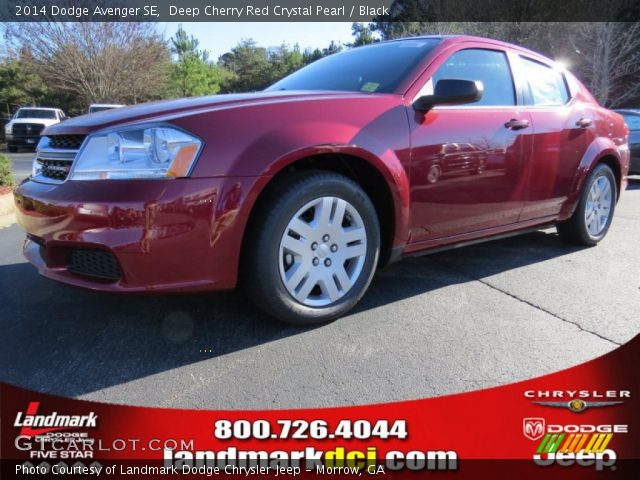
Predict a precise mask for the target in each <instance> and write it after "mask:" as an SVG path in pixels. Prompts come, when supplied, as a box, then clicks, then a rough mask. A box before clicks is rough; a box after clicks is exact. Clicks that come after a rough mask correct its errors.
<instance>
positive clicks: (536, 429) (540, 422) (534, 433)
mask: <svg viewBox="0 0 640 480" xmlns="http://www.w3.org/2000/svg"><path fill="white" fill-rule="evenodd" d="M544 424H545V421H544V418H539V417H533V418H525V419H523V420H522V433H523V434H524V436H525V437H527V438H528V439H529V440H537V439H539V438H540V437H542V436H543V435H544Z"/></svg>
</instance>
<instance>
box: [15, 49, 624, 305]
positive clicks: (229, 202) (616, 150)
mask: <svg viewBox="0 0 640 480" xmlns="http://www.w3.org/2000/svg"><path fill="white" fill-rule="evenodd" d="M469 48H474V49H489V50H497V51H499V52H503V53H504V54H505V55H506V56H507V57H508V59H509V64H510V68H511V73H512V75H513V80H514V95H515V98H516V105H511V106H493V107H491V106H489V107H479V106H474V105H473V104H471V105H460V106H448V107H435V108H433V109H432V110H430V111H429V112H427V113H426V114H423V113H417V112H415V111H414V109H413V107H412V103H413V100H414V99H415V98H416V95H418V92H419V91H420V90H421V89H422V88H423V87H424V86H425V84H426V83H427V82H428V81H429V79H430V78H431V76H433V75H434V73H435V72H436V71H437V69H438V68H439V67H440V66H441V65H443V64H444V62H446V61H447V59H448V58H449V57H450V55H452V54H453V53H454V52H456V51H459V50H464V49H469ZM523 55H524V56H526V57H528V58H533V59H534V60H537V61H540V62H543V63H547V64H550V65H552V64H551V63H549V61H548V60H546V59H544V58H543V57H540V56H539V55H537V54H535V53H533V52H529V51H527V50H524V49H522V48H519V47H516V46H512V45H508V44H504V43H501V42H497V41H492V40H487V39H478V38H473V37H450V38H446V39H443V40H442V42H441V43H440V44H439V46H437V47H436V48H435V49H434V50H433V51H431V53H430V54H428V55H427V56H426V57H425V58H424V60H423V61H422V63H421V64H420V65H419V66H418V67H417V68H416V69H415V70H414V71H413V72H412V73H411V74H409V75H408V76H407V78H406V79H405V80H404V81H403V82H401V84H400V85H399V87H398V89H397V91H395V92H393V93H389V94H369V93H352V92H317V91H316V92H312V91H309V92H289V91H282V92H261V93H255V94H241V95H219V96H214V97H204V98H195V99H194V98H191V99H181V100H172V101H168V102H156V103H149V104H143V105H139V106H134V107H128V108H121V109H116V110H111V111H108V112H105V113H103V114H100V115H90V116H84V117H78V118H75V119H71V120H68V121H66V122H63V123H60V124H57V125H55V126H52V127H50V128H49V129H47V130H46V131H45V134H46V135H49V136H52V135H63V134H65V135H66V134H91V133H92V132H97V131H100V130H103V129H108V128H112V127H116V126H124V125H135V124H146V123H158V122H164V123H169V124H174V125H176V126H179V127H180V128H182V129H184V130H186V131H189V132H191V133H193V134H195V135H197V136H199V137H200V138H202V139H203V140H204V147H203V150H202V152H201V154H200V157H199V158H198V160H197V163H196V165H195V167H194V169H193V171H192V173H191V175H190V177H189V178H183V179H173V180H107V181H92V182H80V181H66V182H64V183H61V184H43V183H38V182H36V181H33V180H28V181H26V182H24V183H23V184H21V185H20V186H19V187H18V189H17V190H16V195H15V197H16V206H17V216H18V221H19V223H20V224H21V225H22V227H23V228H24V229H25V230H26V231H27V233H28V234H29V239H30V240H28V241H27V242H26V244H25V255H26V256H27V258H28V259H29V260H30V261H31V262H32V263H34V265H36V266H37V267H38V269H39V270H40V272H41V273H42V274H44V275H46V276H48V277H50V278H53V279H56V280H59V281H62V282H65V283H69V284H73V285H77V286H81V287H86V288H93V289H98V290H106V291H114V292H118V291H132V292H137V291H154V290H165V291H174V290H176V291H183V290H206V289H229V288H233V287H234V286H235V285H236V282H237V276H238V266H239V262H240V256H241V250H242V243H243V241H251V239H246V238H245V232H246V226H247V222H248V221H249V219H250V215H251V212H252V209H253V207H254V205H255V202H256V201H259V195H260V193H261V192H262V191H263V189H264V188H265V186H266V185H267V184H268V183H269V181H270V180H271V179H272V178H273V176H274V175H276V174H278V173H280V172H283V171H285V170H286V169H287V168H288V167H290V166H291V165H293V164H295V163H296V162H298V161H301V160H304V159H307V158H309V157H316V158H317V159H318V165H320V166H321V165H322V162H323V159H326V158H329V156H334V157H335V156H340V157H341V158H342V161H343V162H344V163H345V164H346V165H347V167H349V166H350V165H351V166H352V165H353V161H352V160H351V158H352V157H357V158H358V159H360V161H365V162H368V163H369V164H370V165H371V166H372V167H373V168H375V169H376V170H377V171H378V172H379V175H380V177H381V178H383V179H384V182H385V183H386V185H387V189H388V194H389V196H390V199H391V200H390V202H392V210H393V214H394V215H393V216H394V219H393V225H390V226H389V227H390V229H391V231H392V233H393V234H392V239H391V245H390V246H391V247H394V248H395V250H396V251H401V252H404V253H414V252H417V251H421V250H426V249H430V248H439V247H443V246H447V245H452V244H456V243H460V242H462V241H472V240H476V239H479V238H484V237H487V236H490V235H493V234H497V233H507V232H511V231H515V230H519V229H524V228H531V227H535V226H536V225H546V224H549V223H553V222H555V221H558V220H563V219H566V218H567V217H568V216H569V215H570V214H571V212H572V211H573V209H574V208H575V205H576V202H577V199H578V196H579V193H580V189H581V187H582V184H583V182H584V179H585V178H586V176H587V175H588V174H589V172H590V171H591V169H593V168H594V166H595V165H596V164H597V163H598V162H599V161H602V160H605V161H607V162H609V163H611V164H612V165H614V167H615V168H616V169H617V170H618V173H619V177H620V183H621V185H620V186H623V185H624V183H625V182H626V175H627V172H628V164H629V154H628V150H626V149H625V142H626V129H625V126H624V122H623V120H622V117H621V116H620V115H618V114H615V113H613V112H610V111H607V110H605V109H603V108H601V107H600V106H598V105H597V103H596V102H595V101H594V100H593V98H592V97H591V95H590V94H589V93H588V92H587V91H586V90H585V89H584V87H583V86H582V85H581V84H580V83H579V82H578V81H577V80H575V78H573V77H572V76H571V75H570V74H568V73H567V74H566V75H565V76H566V81H567V84H568V85H569V87H570V90H571V98H570V100H569V101H568V102H567V103H566V104H565V105H561V106H557V107H539V106H533V105H530V104H528V102H527V94H526V89H527V88H528V87H527V84H526V82H527V79H526V77H525V76H524V75H523V74H522V72H521V68H520V67H519V63H518V62H519V61H518V58H519V57H520V56H523ZM582 119H587V120H590V121H591V124H590V125H588V126H579V125H578V124H577V122H578V121H580V120H582ZM511 121H517V122H524V124H525V125H526V127H525V128H522V129H520V128H515V129H514V128H511V127H509V126H508V125H511V124H509V122H511ZM372 193H373V192H372ZM87 247H90V248H97V249H101V250H105V251H108V252H111V253H112V254H113V255H114V256H115V258H116V260H117V262H118V265H119V266H120V268H121V271H122V278H121V279H120V280H119V281H117V282H113V283H105V282H99V281H95V280H91V279H89V278H87V277H82V276H79V275H76V274H73V273H70V272H68V271H67V269H66V266H67V259H68V251H69V249H71V248H87Z"/></svg>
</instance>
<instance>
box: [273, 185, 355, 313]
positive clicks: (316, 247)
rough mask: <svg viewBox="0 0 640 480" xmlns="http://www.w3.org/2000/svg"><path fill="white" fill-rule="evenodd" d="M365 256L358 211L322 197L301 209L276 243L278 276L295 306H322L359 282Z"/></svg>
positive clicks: (334, 199)
mask: <svg viewBox="0 0 640 480" xmlns="http://www.w3.org/2000/svg"><path fill="white" fill-rule="evenodd" d="M366 254H367V231H366V227H365V225H364V222H363V220H362V217H361V216H360V214H359V213H358V211H357V210H356V208H355V207H354V206H353V205H351V204H350V203H349V202H347V201H346V200H344V199H341V198H338V197H333V196H326V197H320V198H317V199H314V200H312V201H310V202H308V203H307V204H306V205H304V206H303V207H302V208H301V209H299V210H298V211H297V212H296V213H295V215H293V217H292V218H291V220H290V221H289V223H288V225H287V227H286V228H285V230H284V233H283V235H282V239H281V241H280V252H279V270H280V278H281V279H282V283H283V284H284V286H285V288H286V290H287V292H289V294H290V295H291V296H292V297H293V298H295V299H296V300H297V301H298V302H299V303H301V304H303V305H306V306H310V307H324V306H327V305H330V304H332V303H335V302H337V301H338V300H340V299H341V298H342V297H344V296H345V295H346V294H347V292H349V290H350V289H351V288H352V287H353V285H354V284H355V283H356V282H357V280H358V278H359V277H360V274H361V273H362V268H363V266H364V262H365V258H366Z"/></svg>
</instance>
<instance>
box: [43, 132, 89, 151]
mask: <svg viewBox="0 0 640 480" xmlns="http://www.w3.org/2000/svg"><path fill="white" fill-rule="evenodd" d="M84 137H85V135H50V136H49V146H50V147H51V148H64V149H65V150H79V149H80V145H82V142H83V141H84Z"/></svg>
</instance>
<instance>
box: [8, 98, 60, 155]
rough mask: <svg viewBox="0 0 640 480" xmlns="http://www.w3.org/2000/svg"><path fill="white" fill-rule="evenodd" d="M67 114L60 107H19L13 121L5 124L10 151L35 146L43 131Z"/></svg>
mask: <svg viewBox="0 0 640 480" xmlns="http://www.w3.org/2000/svg"><path fill="white" fill-rule="evenodd" d="M66 118H67V116H66V115H65V113H64V112H63V111H62V110H60V109H59V108H36V107H24V108H20V109H18V111H17V112H16V113H15V115H14V116H13V117H12V118H11V121H9V123H7V124H6V125H5V126H4V133H5V138H6V140H7V147H8V148H9V151H10V152H16V151H18V148H19V147H29V148H35V147H36V145H37V144H38V140H39V139H40V134H41V133H42V131H43V130H44V129H45V128H46V127H48V126H50V125H54V124H56V123H58V122H61V121H63V120H65V119H66Z"/></svg>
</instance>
